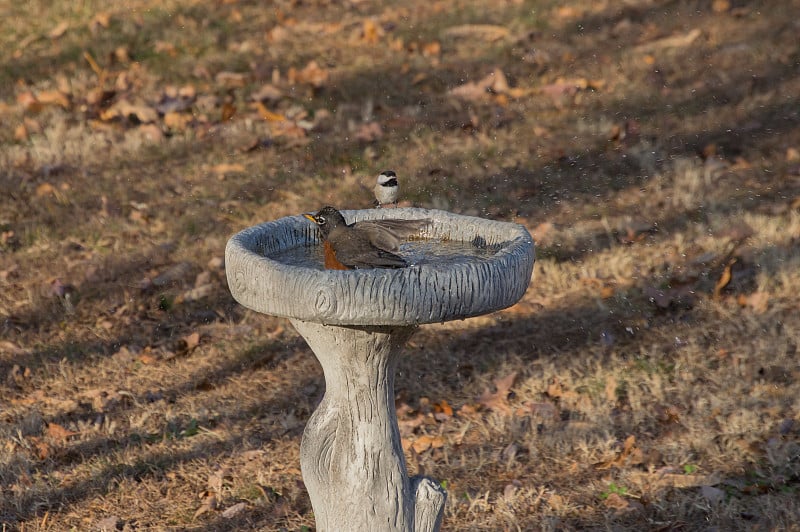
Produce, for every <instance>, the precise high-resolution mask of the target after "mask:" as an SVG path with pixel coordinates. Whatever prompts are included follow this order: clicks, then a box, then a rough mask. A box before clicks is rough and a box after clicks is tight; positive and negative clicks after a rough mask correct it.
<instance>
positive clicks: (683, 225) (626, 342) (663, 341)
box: [0, 0, 800, 531]
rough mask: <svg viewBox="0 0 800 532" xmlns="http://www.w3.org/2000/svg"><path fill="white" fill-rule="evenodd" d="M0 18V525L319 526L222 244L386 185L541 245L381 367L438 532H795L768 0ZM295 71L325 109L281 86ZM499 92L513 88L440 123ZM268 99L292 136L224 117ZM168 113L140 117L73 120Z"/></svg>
mask: <svg viewBox="0 0 800 532" xmlns="http://www.w3.org/2000/svg"><path fill="white" fill-rule="evenodd" d="M6 4H7V5H3V6H1V7H0V16H2V17H3V18H4V20H13V21H14V24H12V25H11V26H10V30H9V31H7V32H4V34H3V35H2V36H0V50H2V52H0V54H2V63H3V65H4V69H3V70H2V72H0V121H1V122H2V124H3V125H4V127H3V128H2V129H0V234H1V236H0V332H1V334H2V337H1V338H0V522H2V524H3V526H2V530H4V531H5V530H25V531H34V530H68V529H74V530H88V529H91V528H93V527H96V526H97V525H98V524H99V523H101V522H105V523H106V524H109V523H110V524H111V526H116V527H117V528H118V529H122V528H123V527H126V528H125V529H126V530H150V529H153V530H164V529H180V530H192V529H210V530H248V529H262V530H304V529H310V528H313V526H314V520H313V515H312V512H311V507H310V503H309V500H308V497H307V495H306V493H305V490H304V488H303V484H302V478H301V475H300V472H299V458H298V449H299V442H300V437H301V434H302V430H303V427H304V424H305V420H306V419H307V418H308V416H309V415H310V413H311V412H312V411H313V408H314V406H315V403H316V401H317V400H318V398H319V397H320V395H321V393H322V391H323V386H324V384H323V380H322V375H321V370H320V369H319V366H318V365H317V363H316V361H315V360H314V358H313V355H312V353H311V352H310V350H309V349H308V348H307V346H306V345H305V344H304V342H303V341H302V339H301V338H299V336H298V335H297V334H296V333H295V332H294V331H293V330H292V329H291V327H290V326H289V325H288V323H286V322H285V321H283V320H279V319H275V318H271V317H266V316H260V315H256V314H254V313H252V312H249V311H246V310H244V309H243V308H241V307H240V306H238V305H237V304H236V303H235V302H234V301H233V300H232V299H231V297H230V294H229V292H228V290H227V287H226V282H225V275H224V264H222V260H221V259H222V254H223V249H224V245H225V242H226V240H227V238H228V237H229V236H230V235H232V234H233V233H235V232H236V231H238V230H240V229H242V228H244V227H247V226H249V225H253V224H255V223H258V222H261V221H265V220H269V219H274V218H277V217H280V216H283V215H287V214H296V213H298V212H304V211H309V210H312V209H315V208H318V207H319V206H321V205H322V204H323V203H332V204H336V205H340V206H347V207H366V206H368V205H369V204H370V200H371V198H370V196H369V191H368V189H367V188H366V187H367V185H368V184H369V183H370V182H371V180H372V179H373V176H374V175H376V174H377V173H378V172H379V171H380V170H383V169H385V168H394V169H396V170H397V171H398V173H399V174H400V175H401V178H404V185H405V188H404V194H405V198H406V200H408V201H409V202H411V203H413V204H416V205H420V206H424V207H437V208H446V209H449V210H453V211H455V212H461V213H466V214H477V215H481V216H487V217H492V218H497V219H505V220H513V221H517V222H520V223H523V224H525V225H526V226H527V227H528V228H529V229H530V230H531V231H532V232H533V233H534V234H535V236H536V240H537V245H538V257H539V258H538V262H537V264H536V268H535V275H534V281H533V283H532V285H531V287H530V289H529V291H528V293H527V294H526V296H525V297H524V298H523V300H522V301H521V302H520V303H519V304H518V305H516V306H515V307H513V308H511V309H508V310H506V311H503V312H499V313H495V314H492V315H490V316H484V317H481V318H475V319H471V320H467V321H464V322H454V323H448V324H443V325H440V326H426V327H423V328H421V330H420V331H419V332H418V333H417V334H416V335H415V336H414V337H413V338H412V340H411V342H410V343H409V346H408V349H407V353H406V356H405V358H404V359H403V361H402V363H401V367H400V373H399V376H398V379H397V395H398V406H399V409H400V410H399V412H400V420H401V425H402V426H403V427H404V429H403V430H404V431H405V432H404V434H405V436H406V438H407V439H408V440H409V441H416V440H419V439H420V437H421V436H423V435H429V436H441V438H442V440H441V441H443V442H444V445H443V446H442V447H440V448H436V449H428V450H424V451H422V452H420V453H418V454H413V455H412V454H409V456H408V461H409V469H410V470H411V472H412V473H416V472H418V471H424V472H425V474H427V475H429V476H432V477H434V478H436V479H439V480H441V481H443V482H446V485H447V489H448V492H449V499H448V504H447V507H446V517H445V522H444V526H443V528H444V529H445V530H534V529H543V530H576V529H613V530H644V529H654V530H675V529H680V530H707V529H717V530H745V529H746V530H753V529H756V530H798V525H797V523H798V522H800V503H798V501H799V500H800V498H799V497H798V490H799V489H800V443H798V441H799V440H800V437H798V436H800V399H799V398H800V363H798V345H800V312H799V310H800V309H799V308H798V307H799V306H798V303H797V294H798V292H800V251H798V250H799V249H800V248H799V247H798V241H800V201H798V198H800V177H799V176H800V153H798V150H800V115H798V109H800V98H798V94H800V77H798V76H797V65H798V62H800V45H798V42H797V34H798V31H800V26H798V23H797V20H798V19H800V16H799V15H800V3H798V2H797V1H796V0H790V1H788V2H783V3H782V7H781V9H775V8H774V6H772V5H771V4H770V3H767V2H730V3H727V2H713V3H712V2H695V1H679V2H663V1H660V0H658V1H643V2H626V3H622V4H619V5H618V3H614V2H587V1H582V0H572V1H570V2H566V3H565V2H560V3H555V2H545V1H543V2H515V1H510V2H501V3H500V4H497V5H496V3H492V4H491V8H490V7H488V6H489V4H485V3H483V2H472V1H460V0H452V1H450V0H448V1H443V2H410V3H405V4H404V5H403V6H398V5H392V4H382V3H381V4H373V3H363V2H345V3H332V4H331V3H327V2H309V3H297V4H295V3H288V2H287V3H283V2H279V3H278V4H277V5H276V6H275V7H274V8H272V9H266V8H264V7H263V6H262V5H261V4H260V3H257V2H248V1H244V0H239V1H235V0H234V1H230V2H228V1H226V2H216V3H209V2H193V1H177V0H176V1H166V2H164V1H162V2H153V1H152V0H140V1H137V2H126V3H125V6H126V7H124V8H123V7H116V6H111V7H109V5H108V4H107V3H105V2H82V3H79V5H78V7H75V5H74V3H69V2H56V3H54V4H53V3H50V2H47V3H43V2H22V3H17V4H15V5H13V6H12V5H11V4H9V3H6ZM51 4H52V5H51ZM484 4H485V5H484ZM712 4H713V6H712ZM726 4H732V5H727V6H726ZM98 14H101V15H105V14H107V15H108V16H109V17H108V23H107V24H106V22H105V19H104V18H103V17H102V16H101V17H97V15H98ZM369 21H373V22H374V24H371V22H369ZM62 22H66V23H67V27H66V28H65V29H63V28H62V29H59V24H61V23H62ZM466 24H492V25H494V26H495V27H493V28H492V27H489V28H487V27H482V28H476V27H474V26H472V27H466V29H465V26H464V25H466ZM695 29H699V30H700V33H699V34H696V33H692V30H695ZM56 30H58V31H56ZM51 32H52V35H49V34H50V33H51ZM373 41H374V42H373ZM437 47H438V48H437ZM120 50H121V51H120ZM126 54H127V55H126ZM87 55H88V56H89V57H91V58H92V59H93V60H94V61H95V63H96V64H97V67H98V68H99V70H97V71H94V70H93V68H92V65H91V64H90V62H89V61H88V60H87V59H86V57H87ZM312 60H314V61H316V62H317V65H318V66H319V68H320V69H322V70H323V71H324V72H326V73H327V75H328V77H327V79H323V80H321V81H319V82H318V83H316V85H317V86H315V82H314V81H313V80H310V79H305V78H303V76H302V75H299V77H295V78H294V79H292V78H290V75H289V73H290V69H294V70H295V71H297V72H300V71H302V70H303V69H304V68H306V67H307V65H308V64H309V61H312ZM498 68H499V69H500V70H502V72H503V73H504V74H505V76H506V77H507V79H508V83H509V85H510V89H504V88H503V87H502V86H496V87H495V90H494V93H492V94H485V95H481V94H479V95H473V96H474V97H473V98H467V99H463V98H459V97H456V96H453V95H450V94H449V93H448V91H449V90H450V89H452V88H454V87H456V86H459V85H462V84H463V83H466V82H469V81H473V82H474V81H479V80H481V79H482V78H484V77H485V76H486V75H488V74H490V73H492V72H493V71H494V70H495V69H498ZM221 72H222V73H226V72H227V73H236V74H243V76H241V77H237V76H236V75H228V74H223V75H220V73H221ZM309 72H311V71H309ZM561 80H567V81H568V83H567V84H565V85H564V84H560V83H561ZM269 83H272V84H274V85H275V87H277V88H278V89H279V90H280V91H281V92H282V95H281V96H279V97H277V98H274V99H267V100H265V102H266V103H265V105H266V108H268V109H269V111H270V112H272V113H275V114H277V115H283V116H285V117H287V118H288V120H286V121H280V120H278V121H277V122H276V121H275V119H274V117H271V118H270V117H269V116H268V118H269V119H268V120H265V119H264V116H265V115H264V114H263V113H262V112H259V111H258V110H257V109H255V108H254V107H253V105H252V102H251V101H250V96H251V95H252V94H253V93H254V92H256V91H258V90H259V89H260V88H261V87H262V86H263V85H265V84H269ZM187 87H188V88H189V89H191V91H192V92H193V93H194V94H195V96H194V99H193V100H192V105H191V107H190V108H188V109H187V110H183V111H178V112H177V116H171V117H170V118H169V119H168V118H167V117H166V116H163V115H159V116H157V117H156V118H155V120H154V121H153V122H152V123H141V122H142V120H141V117H135V116H134V117H132V116H131V115H127V116H117V117H116V118H109V117H108V116H105V117H104V116H103V113H104V112H107V111H108V109H109V108H110V106H111V105H112V103H114V102H117V101H120V100H123V99H127V100H128V101H129V102H130V103H131V104H132V105H140V106H141V107H140V108H139V109H140V110H141V109H142V108H145V109H147V108H149V109H151V110H152V109H154V108H155V106H156V104H158V103H159V102H162V103H163V101H167V100H169V99H170V98H172V99H174V98H175V95H176V94H178V93H179V91H180V90H181V88H183V90H187V89H186V88H187ZM576 87H577V88H576ZM101 89H102V90H105V91H112V90H114V91H116V92H115V93H114V94H111V93H110V92H109V93H108V94H107V95H106V96H108V97H109V98H110V99H108V100H103V99H100V100H97V98H98V97H99V96H102V93H101V91H100V90H101ZM58 94H61V95H62V96H63V98H64V99H63V100H57V101H56V102H55V103H51V102H48V101H45V100H47V98H48V97H50V98H52V97H53V96H54V95H58ZM31 95H32V96H33V97H34V98H38V99H39V101H38V102H36V101H33V102H32V101H31V99H30V98H31ZM234 109H235V112H234V111H233V110H234ZM142 112H143V111H142ZM133 114H134V115H135V114H136V113H133ZM223 115H224V116H225V118H226V119H225V120H223V119H222V117H223ZM171 120H176V121H174V122H173V121H171ZM304 120H305V121H306V122H309V123H311V124H312V125H313V129H304V128H303V127H300V126H297V124H300V125H301V126H302V125H303V124H304V122H303V121H304ZM371 121H374V122H377V123H378V124H380V126H381V128H382V129H381V134H380V135H379V136H378V138H375V139H373V140H371V141H370V140H367V139H364V138H359V137H360V135H363V134H364V131H365V129H364V127H365V124H368V123H369V122H371ZM144 122H149V120H144ZM290 125H295V126H297V127H299V129H298V128H297V127H295V129H288V130H286V129H280V128H282V127H288V126H290ZM300 130H302V131H300ZM257 143H258V146H259V147H256V148H255V149H247V148H248V147H255V146H256V144H257ZM221 164H226V165H229V166H228V167H227V168H223V167H221V166H220V165H221ZM728 275H729V276H730V280H729V282H728V283H727V285H725V286H722V285H720V283H719V280H720V279H721V278H723V277H727V276H728ZM512 373H516V378H515V380H514V382H513V385H512V386H511V389H510V393H509V395H508V396H507V397H506V396H505V394H502V395H503V397H501V398H499V401H500V402H499V403H492V404H491V405H493V406H494V408H490V406H491V405H489V404H487V402H486V401H484V402H481V401H480V400H479V398H480V397H482V396H483V394H484V393H485V392H486V391H487V390H489V391H490V392H491V391H493V390H494V386H495V384H496V383H497V382H498V381H499V380H500V379H502V378H504V377H506V376H508V375H510V374H512ZM442 401H447V402H448V403H449V404H451V405H453V408H454V413H453V415H446V414H445V415H442V413H441V412H439V415H438V416H434V415H433V414H434V413H436V412H437V409H439V410H441V405H442ZM498 404H500V405H504V406H498ZM211 491H213V492H214V493H215V494H216V498H215V504H216V506H215V507H214V508H209V509H208V511H205V512H203V513H200V514H199V515H197V512H198V510H199V509H202V508H203V504H204V503H206V504H207V505H208V504H209V501H210V499H209V493H210V492H211ZM240 502H243V503H245V504H244V506H243V509H242V510H241V511H240V512H239V513H235V514H233V515H231V514H230V513H225V510H227V509H230V508H231V507H233V506H234V505H235V504H237V503H240ZM109 518H116V520H114V519H111V520H109ZM103 520H106V521H103Z"/></svg>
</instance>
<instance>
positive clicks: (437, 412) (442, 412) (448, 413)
mask: <svg viewBox="0 0 800 532" xmlns="http://www.w3.org/2000/svg"><path fill="white" fill-rule="evenodd" d="M433 417H434V419H436V420H437V421H445V420H447V419H449V418H451V417H453V407H452V406H450V404H449V403H448V402H447V401H446V400H444V399H442V401H441V402H439V403H436V404H434V405H433Z"/></svg>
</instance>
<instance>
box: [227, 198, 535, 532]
mask: <svg viewBox="0 0 800 532" xmlns="http://www.w3.org/2000/svg"><path fill="white" fill-rule="evenodd" d="M342 214H343V215H344V217H345V219H346V220H347V222H348V223H352V222H354V221H359V220H367V219H380V218H406V219H421V218H429V219H430V220H431V224H430V225H429V226H427V227H426V228H425V229H423V230H422V232H421V233H420V236H421V237H422V239H423V240H422V243H423V246H422V247H418V246H417V247H415V248H414V249H412V250H410V251H409V250H407V257H408V256H411V257H412V258H411V260H410V261H409V262H411V263H412V264H411V265H410V266H408V267H406V268H400V269H371V270H370V269H367V270H348V271H340V270H322V269H320V265H319V264H320V262H319V259H318V258H317V257H316V256H315V254H314V250H315V249H316V247H319V246H317V244H319V232H318V229H317V226H316V225H314V224H313V223H312V222H310V221H309V220H307V219H306V218H304V217H303V216H300V215H298V216H290V217H286V218H281V219H279V220H275V221H273V222H267V223H264V224H261V225H257V226H254V227H250V228H248V229H245V230H244V231H242V232H240V233H238V234H236V235H234V236H233V237H232V238H231V239H230V240H229V241H228V245H227V248H226V250H225V266H226V271H227V276H228V285H229V287H230V290H231V293H232V294H233V297H234V298H236V300H237V301H238V302H239V303H241V304H242V305H244V306H245V307H248V308H250V309H252V310H255V311H257V312H261V313H264V314H270V315H273V316H283V317H286V318H289V319H290V320H291V322H292V324H293V325H294V327H295V328H296V329H297V331H298V332H299V333H300V334H301V335H302V336H303V337H304V338H305V339H306V341H307V342H308V344H309V346H310V347H311V349H312V350H313V351H314V354H315V355H316V357H317V359H318V360H319V362H320V364H321V365H322V369H323V371H324V373H325V395H324V397H323V399H322V402H321V403H320V404H319V406H318V407H317V409H316V410H315V411H314V413H313V414H312V415H311V418H310V419H309V421H308V424H307V425H306V428H305V431H304V433H303V439H302V443H301V446H300V465H301V469H302V472H303V481H304V482H305V484H306V488H307V489H308V493H309V496H310V498H311V504H312V506H313V509H314V516H315V519H316V525H317V530H320V531H340V530H370V531H378V530H386V531H401V530H402V531H433V530H438V528H439V526H440V524H441V519H442V514H443V509H444V502H445V498H446V493H445V491H444V490H443V489H442V488H441V486H440V485H439V484H438V483H437V482H435V481H433V480H431V479H429V478H425V477H413V478H409V477H408V474H407V472H406V466H405V459H404V456H403V450H402V448H401V445H400V434H399V430H398V426H397V418H396V413H395V406H394V375H395V368H396V366H397V360H398V356H399V353H400V350H401V348H402V346H403V345H404V344H405V342H406V340H408V338H409V337H410V336H411V335H412V334H413V332H414V330H415V329H416V328H417V326H418V325H420V324H424V323H436V322H444V321H449V320H455V319H463V318H468V317H470V316H478V315H481V314H487V313H489V312H492V311H495V310H499V309H503V308H506V307H509V306H511V305H513V304H514V303H516V302H517V301H519V299H520V298H521V297H522V296H523V294H524V293H525V290H526V289H527V287H528V284H529V282H530V279H531V273H532V271H533V263H534V245H533V240H532V239H531V236H530V234H528V232H527V231H526V230H525V228H524V227H522V226H521V225H517V224H512V223H505V222H496V221H491V220H485V219H482V218H475V217H471V216H461V215H457V214H452V213H449V212H444V211H438V210H427V209H391V210H388V209H372V210H360V211H343V212H342ZM438 242H442V246H441V247H443V248H444V247H447V246H449V245H450V244H449V243H452V242H455V243H460V245H461V246H462V247H461V248H456V249H460V250H459V251H457V252H453V253H442V254H437V253H430V254H427V255H433V258H431V257H426V253H425V250H426V249H429V250H430V249H433V248H435V247H436V246H437V243H438ZM426 246H427V248H426ZM402 251H403V248H402V247H401V252H402ZM304 257H308V258H307V259H305V258H304ZM437 257H438V258H437ZM454 257H455V258H454Z"/></svg>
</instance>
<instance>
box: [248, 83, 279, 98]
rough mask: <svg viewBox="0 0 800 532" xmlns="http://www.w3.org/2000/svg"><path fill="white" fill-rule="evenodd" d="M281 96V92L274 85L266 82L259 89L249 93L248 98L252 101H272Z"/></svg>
mask: <svg viewBox="0 0 800 532" xmlns="http://www.w3.org/2000/svg"><path fill="white" fill-rule="evenodd" d="M281 98H283V92H281V90H280V89H279V88H277V87H276V86H275V85H272V84H269V83H267V84H266V85H263V86H262V87H261V88H260V89H258V90H257V91H255V92H253V93H252V94H250V99H251V100H253V101H254V102H269V103H274V102H277V101H278V100H280V99H281Z"/></svg>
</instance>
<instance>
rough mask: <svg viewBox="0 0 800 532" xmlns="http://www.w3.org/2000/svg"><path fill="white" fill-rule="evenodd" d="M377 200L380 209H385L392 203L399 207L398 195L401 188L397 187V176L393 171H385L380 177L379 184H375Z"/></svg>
mask: <svg viewBox="0 0 800 532" xmlns="http://www.w3.org/2000/svg"><path fill="white" fill-rule="evenodd" d="M374 190H375V200H376V201H377V202H378V207H383V206H384V205H388V204H390V203H392V204H394V206H395V207H397V195H398V193H399V190H400V187H399V186H398V185H397V174H396V173H394V171H392V170H384V171H383V172H381V173H380V174H379V175H378V182H377V183H375V189H374Z"/></svg>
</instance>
